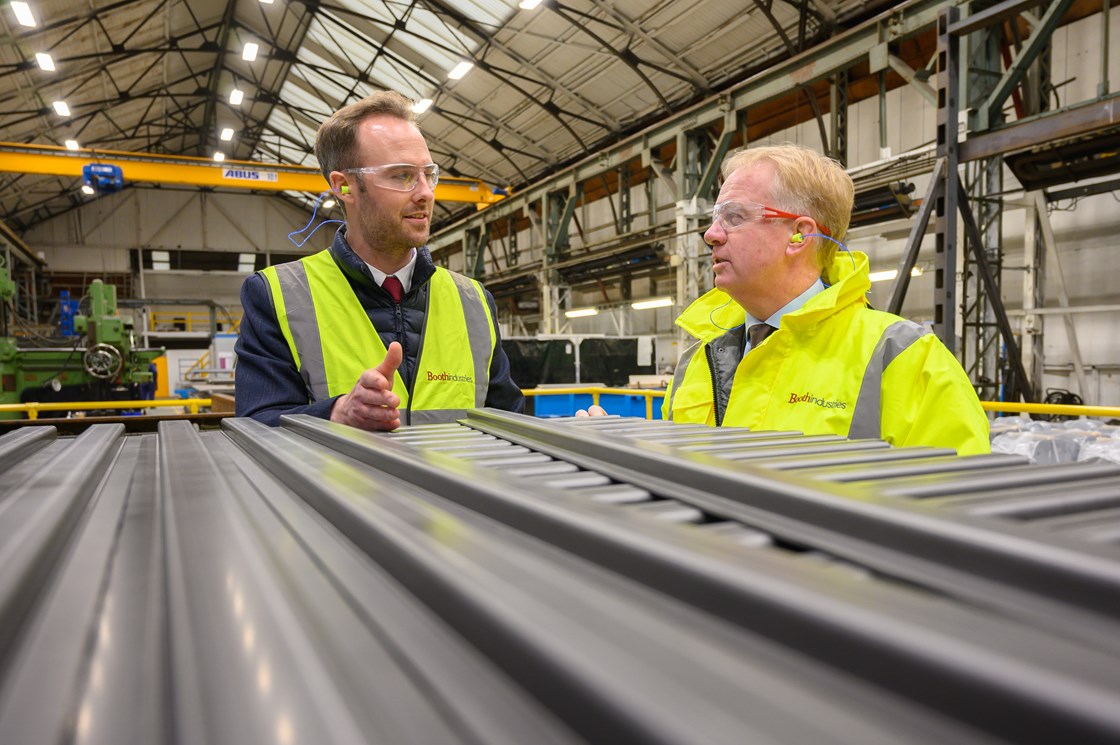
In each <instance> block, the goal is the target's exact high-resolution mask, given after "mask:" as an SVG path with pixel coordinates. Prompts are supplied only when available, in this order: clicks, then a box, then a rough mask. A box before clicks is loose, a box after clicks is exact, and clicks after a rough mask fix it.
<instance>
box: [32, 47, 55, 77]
mask: <svg viewBox="0 0 1120 745" xmlns="http://www.w3.org/2000/svg"><path fill="white" fill-rule="evenodd" d="M35 61H36V62H38V63H39V69H41V70H46V71H47V72H54V60H53V59H51V56H50V55H49V54H47V53H46V52H37V53H36V54H35Z"/></svg>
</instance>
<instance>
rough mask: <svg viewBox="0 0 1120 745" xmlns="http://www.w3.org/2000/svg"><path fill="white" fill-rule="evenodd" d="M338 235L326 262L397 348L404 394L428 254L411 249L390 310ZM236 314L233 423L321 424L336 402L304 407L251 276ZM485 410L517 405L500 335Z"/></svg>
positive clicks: (266, 294)
mask: <svg viewBox="0 0 1120 745" xmlns="http://www.w3.org/2000/svg"><path fill="white" fill-rule="evenodd" d="M345 233H346V228H345V227H342V228H340V229H339V231H338V232H337V233H336V234H335V237H334V243H333V244H332V245H331V255H332V256H333V257H334V260H335V263H337V264H338V266H339V268H340V269H342V272H343V274H345V275H346V278H347V279H348V280H349V281H350V287H351V288H352V289H353V290H354V294H355V295H356V296H357V298H358V301H359V302H361V304H362V307H363V308H365V311H366V314H367V315H368V316H369V320H370V321H371V322H372V323H373V327H374V328H375V329H377V333H378V335H379V336H380V337H381V341H382V342H383V343H384V344H385V347H386V348H388V346H389V344H390V342H394V341H397V342H400V344H401V347H402V348H403V349H404V360H403V361H402V362H401V366H400V368H399V372H400V374H401V377H402V378H403V380H404V383H405V385H406V386H408V388H409V389H410V390H411V388H412V380H413V378H414V377H415V375H416V365H417V360H418V359H419V357H420V333H421V331H422V330H423V328H424V315H425V314H426V313H427V308H428V288H429V280H430V279H431V278H432V275H433V274H434V273H435V270H436V266H435V264H434V263H432V255H431V254H430V253H429V252H428V249H426V248H421V249H418V250H417V252H416V267H415V269H414V270H413V272H412V286H411V287H410V288H409V290H408V293H406V294H405V296H404V297H403V298H402V299H401V304H400V305H399V306H398V305H396V304H395V303H394V302H393V299H392V298H391V297H389V293H387V292H385V290H383V289H381V287H379V286H378V285H377V284H376V283H375V282H374V281H373V275H372V274H370V271H369V267H367V266H366V264H365V262H364V261H362V260H361V259H360V258H358V256H357V254H355V253H354V251H353V250H352V249H351V248H350V245H349V244H348V243H347V242H346V236H345ZM486 302H487V303H488V304H489V306H490V313H491V316H492V317H493V318H495V319H496V318H497V317H498V312H497V308H496V307H495V305H494V298H493V296H491V295H490V293H489V292H486ZM241 308H242V317H241V330H240V336H238V339H237V346H236V351H237V375H236V382H237V396H236V407H237V416H249V417H252V418H254V419H256V420H257V421H259V422H262V423H264V424H268V425H270V426H276V425H277V424H279V423H280V415H281V414H311V415H312V416H317V417H321V418H323V419H329V418H330V415H331V407H332V406H334V402H335V400H336V399H337V398H338V397H337V396H335V397H334V398H329V399H325V400H323V401H316V402H315V403H313V404H308V400H309V396H308V392H307V386H306V385H305V384H304V382H303V378H302V377H301V376H300V374H299V371H298V370H297V369H296V365H295V361H294V360H293V359H292V353H291V351H290V350H289V349H288V343H287V341H285V340H284V334H283V332H281V331H280V323H279V322H278V321H277V320H276V311H275V310H274V309H273V307H272V290H271V289H270V288H269V286H268V281H267V280H266V279H265V278H264V277H262V276H261V275H260V274H259V273H257V274H253V275H252V276H250V277H249V278H248V279H246V280H245V283H244V284H243V285H242V286H241ZM332 332H333V333H345V329H324V330H323V333H332ZM354 382H355V383H356V382H357V381H356V380H355V381H354ZM486 405H487V406H492V407H494V408H498V409H505V410H507V411H516V412H520V411H521V410H522V407H523V406H524V399H523V398H522V396H521V389H520V388H518V387H517V385H516V384H514V382H513V381H512V380H511V379H510V376H509V359H508V358H507V357H506V353H505V351H503V350H502V340H501V336H500V335H499V336H498V338H497V347H496V348H495V349H494V356H493V359H492V360H491V363H490V389H489V391H488V392H487V395H486ZM402 413H403V412H402Z"/></svg>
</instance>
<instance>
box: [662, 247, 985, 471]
mask: <svg viewBox="0 0 1120 745" xmlns="http://www.w3.org/2000/svg"><path fill="white" fill-rule="evenodd" d="M853 256H854V258H855V260H856V264H857V266H855V267H853V266H852V261H851V259H849V258H848V256H846V255H844V254H843V253H838V254H837V256H836V259H835V260H834V261H833V262H832V265H831V266H829V267H828V268H827V270H826V272H825V282H826V283H828V284H830V285H831V286H830V287H828V288H827V289H826V290H825V291H824V292H822V293H820V294H818V295H816V296H815V297H813V298H811V299H810V300H809V302H807V303H806V304H805V306H804V307H802V308H801V309H800V310H797V311H795V312H792V313H787V314H786V315H784V316H782V322H781V327H780V328H779V329H778V330H777V331H775V332H774V333H772V334H771V335H770V336H769V337H767V338H766V339H765V340H764V341H763V342H762V343H761V344H759V346H758V348H757V349H753V350H751V352H750V353H749V354H747V355H746V356H745V357H743V355H742V348H743V326H742V325H743V323H744V322H745V320H746V313H745V311H744V310H743V309H742V308H741V307H739V305H737V304H736V303H734V302H731V303H728V300H729V299H730V298H729V297H728V296H727V295H726V294H725V293H724V292H723V291H722V290H718V289H716V290H712V291H710V292H708V293H707V294H705V295H703V296H702V297H700V298H699V299H698V300H696V302H694V303H692V305H690V306H689V307H688V308H687V309H686V310H685V311H684V313H682V314H681V316H680V317H679V318H678V319H677V325H678V326H680V327H681V328H683V329H684V330H685V331H687V332H688V333H690V334H692V335H693V336H694V337H696V338H697V339H699V341H698V342H697V343H696V344H694V345H692V346H691V347H689V348H688V349H687V350H685V352H684V354H683V355H682V356H681V359H680V361H679V362H678V363H677V370H676V374H675V375H674V376H673V382H672V385H671V387H670V389H669V390H668V391H667V392H666V394H665V401H664V403H663V406H662V415H663V418H665V419H672V420H673V421H678V422H694V423H706V424H709V425H717V426H719V425H727V426H734V427H747V428H749V429H752V430H798V431H801V432H804V433H805V434H838V435H842V436H845V437H851V438H868V437H871V438H882V439H884V440H886V441H887V442H890V443H891V444H893V445H898V446H903V445H926V446H932V447H948V448H955V449H956V450H957V452H958V453H960V454H961V455H970V454H975V453H987V452H989V451H990V447H989V444H988V418H987V416H986V415H985V413H984V410H983V409H981V408H980V401H979V399H978V398H977V396H976V391H975V389H974V388H973V387H972V384H971V383H970V382H969V380H968V376H966V375H965V373H964V369H963V368H962V367H961V365H960V363H959V362H958V361H957V360H956V358H955V357H953V355H952V354H950V352H949V350H948V349H946V348H945V346H944V345H943V344H942V343H941V341H940V340H939V339H938V338H937V337H936V336H934V335H933V334H932V333H929V332H928V330H927V329H926V328H925V327H923V326H920V325H919V324H916V323H913V322H912V321H907V320H905V319H903V318H900V317H898V316H896V315H893V314H891V313H885V312H882V311H877V310H872V309H870V308H868V307H867V304H866V299H865V296H866V294H867V291H868V290H869V289H870V287H871V282H870V280H869V279H868V260H867V256H866V255H864V254H862V253H858V252H856V253H854V254H853ZM721 327H722V328H721ZM728 329H733V330H730V331H729V330H728Z"/></svg>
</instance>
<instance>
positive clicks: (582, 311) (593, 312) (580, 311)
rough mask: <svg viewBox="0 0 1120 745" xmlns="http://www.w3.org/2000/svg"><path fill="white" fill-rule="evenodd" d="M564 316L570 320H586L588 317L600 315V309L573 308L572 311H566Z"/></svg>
mask: <svg viewBox="0 0 1120 745" xmlns="http://www.w3.org/2000/svg"><path fill="white" fill-rule="evenodd" d="M564 315H565V316H566V317H568V318H584V317H586V316H597V315H599V309H598V308H573V309H572V310H566V311H564Z"/></svg>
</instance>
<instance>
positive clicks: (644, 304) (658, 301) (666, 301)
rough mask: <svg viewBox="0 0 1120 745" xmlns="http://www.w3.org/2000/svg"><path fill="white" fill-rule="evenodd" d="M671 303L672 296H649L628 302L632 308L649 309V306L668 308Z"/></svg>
mask: <svg viewBox="0 0 1120 745" xmlns="http://www.w3.org/2000/svg"><path fill="white" fill-rule="evenodd" d="M672 304H673V298H671V297H651V298H649V299H648V300H639V301H638V302H636V303H630V307H631V308H633V309H634V310H649V309H650V308H668V307H669V306H670V305H672Z"/></svg>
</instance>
